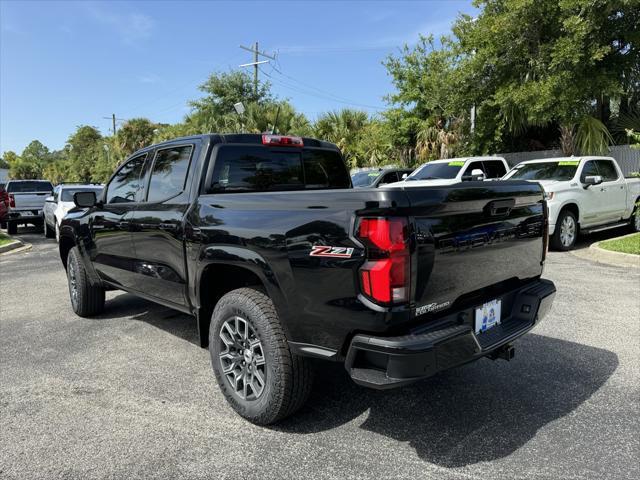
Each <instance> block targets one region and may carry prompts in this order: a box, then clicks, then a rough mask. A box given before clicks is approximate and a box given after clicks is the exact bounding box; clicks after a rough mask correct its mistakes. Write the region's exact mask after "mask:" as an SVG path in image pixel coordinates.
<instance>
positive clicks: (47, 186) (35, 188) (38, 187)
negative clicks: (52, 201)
mask: <svg viewBox="0 0 640 480" xmlns="http://www.w3.org/2000/svg"><path fill="white" fill-rule="evenodd" d="M52 191H53V185H51V182H38V181H33V180H23V181H19V182H9V184H8V185H7V192H9V193H28V192H38V193H46V192H52Z"/></svg>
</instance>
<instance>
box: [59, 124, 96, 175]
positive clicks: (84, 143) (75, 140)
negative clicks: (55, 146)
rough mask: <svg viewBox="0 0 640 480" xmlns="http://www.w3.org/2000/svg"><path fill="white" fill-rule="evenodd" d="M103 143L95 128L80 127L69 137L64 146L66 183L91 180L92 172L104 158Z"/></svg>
mask: <svg viewBox="0 0 640 480" xmlns="http://www.w3.org/2000/svg"><path fill="white" fill-rule="evenodd" d="M103 146H104V142H103V138H102V135H101V134H100V132H99V131H98V129H97V128H96V127H91V126H89V125H81V126H79V127H77V129H76V131H75V132H74V133H73V134H71V136H69V138H68V140H67V144H66V146H65V150H66V152H67V154H66V160H64V161H66V162H68V166H67V167H63V171H67V172H68V176H67V177H66V178H65V180H66V181H71V182H90V181H92V180H93V170H94V169H95V167H96V165H97V164H98V163H99V162H100V160H101V159H102V158H103V157H104V147H103Z"/></svg>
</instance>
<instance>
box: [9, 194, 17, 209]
mask: <svg viewBox="0 0 640 480" xmlns="http://www.w3.org/2000/svg"><path fill="white" fill-rule="evenodd" d="M9 206H10V207H13V208H16V197H14V196H13V193H10V194H9Z"/></svg>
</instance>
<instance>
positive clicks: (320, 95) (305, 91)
mask: <svg viewBox="0 0 640 480" xmlns="http://www.w3.org/2000/svg"><path fill="white" fill-rule="evenodd" d="M260 71H261V72H262V73H263V74H264V75H266V76H267V77H269V78H270V79H271V80H273V81H274V82H275V83H277V84H279V85H282V86H284V87H286V88H289V89H290V90H293V91H295V92H298V93H302V94H303V95H307V96H311V97H315V98H320V99H322V100H330V101H333V102H338V103H342V104H345V105H351V106H355V107H361V108H366V109H369V110H376V111H382V110H384V108H383V107H381V106H374V105H367V104H364V103H358V102H352V101H350V100H346V99H344V100H343V99H341V98H339V97H336V96H334V95H332V94H323V93H317V92H313V91H310V90H308V89H306V88H303V87H300V86H298V85H292V84H291V83H288V82H285V81H283V80H281V79H278V78H275V77H274V76H272V75H270V74H269V73H267V72H265V71H264V70H263V69H260ZM312 88H315V87H312ZM316 90H319V89H316Z"/></svg>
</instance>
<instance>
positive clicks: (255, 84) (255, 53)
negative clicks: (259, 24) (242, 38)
mask: <svg viewBox="0 0 640 480" xmlns="http://www.w3.org/2000/svg"><path fill="white" fill-rule="evenodd" d="M240 48H242V49H243V50H247V51H248V52H251V53H253V62H249V63H243V64H242V65H239V66H240V67H253V93H254V95H255V96H256V98H257V97H258V70H259V69H260V65H262V64H263V63H269V60H259V56H263V57H265V58H267V59H271V60H275V59H276V57H274V56H273V55H267V54H266V53H264V52H261V51H260V50H259V49H258V42H256V43H255V45H254V47H253V48H250V47H245V46H244V45H240Z"/></svg>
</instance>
